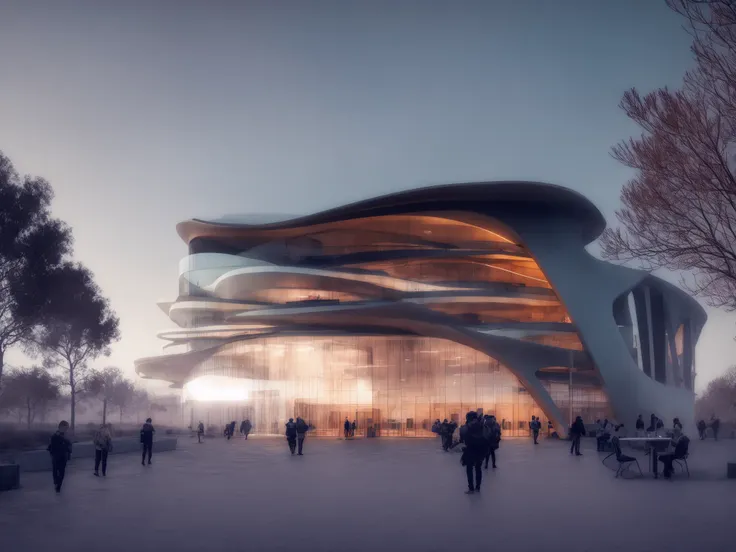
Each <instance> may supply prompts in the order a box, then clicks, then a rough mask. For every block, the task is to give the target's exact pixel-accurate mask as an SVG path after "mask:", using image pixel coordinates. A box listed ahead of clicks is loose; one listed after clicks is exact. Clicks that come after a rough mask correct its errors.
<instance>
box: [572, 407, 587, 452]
mask: <svg viewBox="0 0 736 552" xmlns="http://www.w3.org/2000/svg"><path fill="white" fill-rule="evenodd" d="M584 435H585V424H584V423H583V419H582V418H581V417H580V416H578V417H577V418H575V421H574V422H573V423H572V427H570V441H572V443H571V444H570V454H572V453H573V452H575V456H582V454H580V438H581V437H583V436H584Z"/></svg>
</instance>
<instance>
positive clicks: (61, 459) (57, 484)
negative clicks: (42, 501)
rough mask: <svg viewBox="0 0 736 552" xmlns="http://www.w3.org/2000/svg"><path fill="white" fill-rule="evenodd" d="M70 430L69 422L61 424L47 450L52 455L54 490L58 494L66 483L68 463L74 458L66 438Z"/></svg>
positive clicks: (70, 444) (63, 421) (69, 442)
mask: <svg viewBox="0 0 736 552" xmlns="http://www.w3.org/2000/svg"><path fill="white" fill-rule="evenodd" d="M68 429H69V422H67V421H66V420H62V421H61V422H59V429H57V430H56V433H54V434H53V435H52V436H51V441H50V442H49V446H48V447H46V450H48V451H49V453H50V454H51V473H52V475H53V477H54V488H55V489H56V492H57V493H60V492H61V484H62V483H63V482H64V473H66V463H67V461H68V460H69V459H70V458H71V457H72V443H71V441H70V440H69V439H67V438H66V436H65V433H66V432H67V430H68Z"/></svg>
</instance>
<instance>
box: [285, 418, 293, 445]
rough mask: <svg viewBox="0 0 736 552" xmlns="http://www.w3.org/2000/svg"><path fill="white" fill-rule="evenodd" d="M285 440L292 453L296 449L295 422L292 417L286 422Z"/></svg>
mask: <svg viewBox="0 0 736 552" xmlns="http://www.w3.org/2000/svg"><path fill="white" fill-rule="evenodd" d="M285 434H286V442H287V443H288V444H289V450H290V451H291V454H294V452H295V451H296V424H295V423H294V418H289V421H288V422H286V432H285Z"/></svg>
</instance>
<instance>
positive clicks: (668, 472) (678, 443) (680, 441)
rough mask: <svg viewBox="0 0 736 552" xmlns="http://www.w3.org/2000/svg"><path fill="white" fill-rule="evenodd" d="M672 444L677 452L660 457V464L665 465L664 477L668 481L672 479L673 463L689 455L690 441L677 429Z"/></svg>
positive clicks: (666, 453)
mask: <svg viewBox="0 0 736 552" xmlns="http://www.w3.org/2000/svg"><path fill="white" fill-rule="evenodd" d="M670 442H671V443H672V445H673V446H674V447H675V450H674V451H673V452H665V453H664V454H660V455H659V460H660V462H662V463H663V464H664V476H665V478H666V479H670V478H671V477H672V470H673V468H672V463H673V462H674V461H675V460H677V459H679V458H684V457H685V455H686V454H687V448H688V445H689V444H690V439H688V438H687V436H686V435H683V433H682V430H681V429H680V428H678V427H676V428H675V430H674V432H673V435H672V440H671V441H670Z"/></svg>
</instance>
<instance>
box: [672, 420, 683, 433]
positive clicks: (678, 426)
mask: <svg viewBox="0 0 736 552" xmlns="http://www.w3.org/2000/svg"><path fill="white" fill-rule="evenodd" d="M672 429H673V430H674V429H679V430H680V431H682V423H681V422H680V418H674V419H673V420H672Z"/></svg>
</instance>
